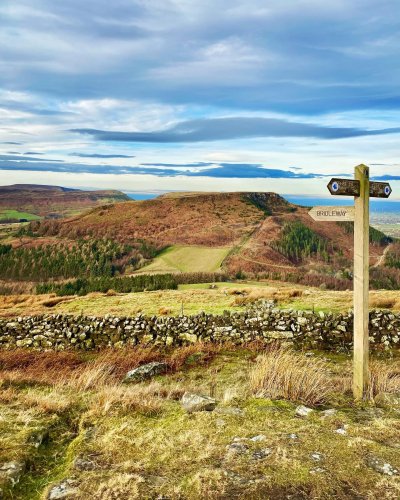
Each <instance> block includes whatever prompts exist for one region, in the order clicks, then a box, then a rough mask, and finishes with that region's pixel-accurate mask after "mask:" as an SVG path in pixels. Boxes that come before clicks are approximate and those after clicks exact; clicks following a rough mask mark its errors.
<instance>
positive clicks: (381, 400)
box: [374, 392, 400, 411]
mask: <svg viewBox="0 0 400 500" xmlns="http://www.w3.org/2000/svg"><path fill="white" fill-rule="evenodd" d="M374 401H375V404H376V406H380V407H382V408H387V409H391V410H395V411H400V393H391V392H380V393H379V394H378V395H377V396H376V397H375V400H374Z"/></svg>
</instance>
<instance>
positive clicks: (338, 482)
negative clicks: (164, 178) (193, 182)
mask: <svg viewBox="0 0 400 500" xmlns="http://www.w3.org/2000/svg"><path fill="white" fill-rule="evenodd" d="M0 198H2V196H0ZM109 201H110V200H107V201H105V200H103V201H102V202H100V205H99V206H94V207H93V206H92V207H86V208H87V210H84V211H81V210H82V206H81V207H80V209H79V211H80V213H75V212H74V213H72V212H69V213H68V210H69V208H68V210H67V211H66V208H65V207H66V206H65V205H63V204H61V203H60V205H59V208H60V218H57V217H56V218H53V219H51V220H50V219H46V218H45V215H44V212H41V213H39V211H38V210H39V209H36V208H35V207H33V206H29V207H22V205H18V207H16V208H15V210H21V211H22V210H26V211H27V213H37V214H38V217H40V219H38V220H32V221H28V222H23V223H18V224H8V225H7V224H4V225H3V226H0V280H1V281H0V293H1V295H0V317H1V318H2V319H1V321H4V322H5V323H4V324H7V322H10V331H11V330H12V328H11V325H18V322H19V321H20V322H22V317H27V316H34V317H35V318H39V317H42V315H44V317H46V315H54V316H55V317H61V318H64V317H67V316H68V318H72V320H71V321H72V324H73V322H74V321H76V322H79V321H82V318H83V317H85V316H87V317H90V318H93V316H96V318H95V319H93V321H95V322H96V324H99V325H100V324H101V321H102V318H104V317H105V316H106V315H112V317H115V318H116V323H115V325H119V322H123V321H124V319H123V318H130V317H131V318H133V317H135V318H139V319H138V320H137V322H138V323H140V318H141V317H150V318H151V317H160V316H161V317H163V318H166V319H167V318H168V317H174V316H177V317H183V318H185V317H190V315H201V314H202V312H205V313H207V314H209V315H213V316H215V321H217V322H218V317H219V316H224V314H225V315H226V314H227V313H224V311H229V313H230V314H236V313H240V314H247V313H246V311H247V310H249V308H250V309H251V310H252V311H253V312H252V313H251V314H254V315H255V317H256V316H257V315H259V314H260V312H259V309H258V308H259V307H260V306H259V304H265V303H268V304H271V307H274V308H275V309H276V310H286V309H288V308H290V309H292V310H296V311H297V310H298V311H313V312H314V313H315V314H316V315H317V316H318V315H320V316H318V317H321V318H324V317H325V316H324V315H325V314H328V315H329V314H331V313H333V314H339V313H345V312H346V311H348V310H349V309H351V307H352V292H351V289H352V251H353V250H352V249H353V241H352V240H353V234H352V232H353V231H352V225H351V223H346V224H343V223H342V224H339V223H337V224H336V223H329V225H328V224H326V223H317V222H315V221H313V220H312V219H311V218H310V217H309V216H308V213H307V212H308V209H307V208H306V207H302V206H299V205H294V204H291V203H289V202H287V201H286V200H285V199H284V198H282V197H280V196H279V195H277V194H275V193H174V194H168V195H163V196H160V197H158V198H156V199H153V200H146V201H133V200H132V201H124V200H123V199H118V200H113V201H112V203H110V202H109ZM97 202H99V200H97V201H96V203H97ZM63 203H64V202H63ZM68 203H69V202H68ZM41 205H43V203H41ZM7 209H8V210H11V209H13V207H12V206H10V205H7ZM40 210H42V207H41V208H40ZM51 210H52V211H53V210H54V207H52V209H51ZM66 215H69V216H66ZM370 240H371V241H370V254H371V259H370V275H371V288H372V290H371V293H370V307H371V309H372V308H373V309H386V310H389V313H386V315H385V318H386V317H388V314H389V315H391V316H392V317H393V319H390V321H392V323H390V322H389V323H387V324H385V325H382V329H383V334H384V335H387V336H388V338H389V337H390V338H391V339H392V340H393V342H392V346H391V348H390V349H388V348H386V344H385V342H384V341H383V342H382V345H379V346H375V347H376V348H375V349H374V351H373V356H372V362H371V370H370V384H369V392H368V397H367V398H366V400H365V401H354V399H353V397H352V392H351V369H352V368H351V348H352V346H351V343H349V344H348V345H343V346H342V347H341V349H339V350H329V351H328V350H324V351H321V350H316V349H311V348H309V346H308V344H307V347H305V345H306V344H304V346H303V347H302V346H301V345H300V346H295V345H294V344H293V343H292V341H291V338H290V336H289V335H284V334H286V333H287V332H286V331H283V330H286V326H282V328H281V331H280V333H281V334H282V336H281V337H280V336H279V335H277V336H276V338H274V340H270V339H269V340H268V342H267V341H266V342H260V341H249V342H244V343H243V342H242V343H240V345H238V343H237V342H236V343H235V342H234V341H232V339H231V338H228V339H227V340H226V341H225V342H197V341H193V339H192V337H193V334H190V335H189V336H188V339H189V340H188V341H187V342H182V343H181V345H178V346H174V347H173V346H168V345H165V344H157V342H152V341H147V342H144V341H143V342H141V343H138V344H137V345H135V346H127V345H124V347H123V348H115V347H114V348H106V349H100V350H96V349H78V348H74V345H73V344H72V343H71V346H70V347H71V348H70V349H66V350H63V351H57V350H54V349H50V348H48V347H47V348H46V345H47V346H48V345H52V344H51V342H50V343H49V342H48V339H53V338H55V337H57V336H65V338H66V339H68V338H71V336H70V333H69V330H68V328H69V327H68V328H66V329H65V332H64V331H62V329H61V330H58V331H53V330H52V329H51V327H50V326H49V325H50V323H49V324H48V325H47V326H48V328H46V327H44V329H43V330H40V331H37V332H33V333H32V338H33V342H32V343H31V344H29V345H30V346H32V347H30V348H21V347H18V348H13V349H8V350H7V349H3V350H0V390H1V392H0V488H1V489H2V491H3V496H4V497H5V498H16V499H25V498H32V499H44V498H49V499H56V498H79V499H84V498H88V497H93V498H97V499H125V498H149V499H150V498H160V499H161V498H171V499H172V498H176V499H186V498H189V499H197V498H216V499H217V498H221V499H222V498H226V499H228V498H260V499H261V498H263V499H264V498H271V499H272V498H274V499H275V498H277V499H280V498H282V499H283V498H285V499H286V498H300V499H301V498H304V499H305V498H315V499H317V498H339V499H341V498H343V499H345V498H354V499H355V498H371V499H372V498H377V497H378V496H382V497H383V498H390V499H396V498H399V496H400V482H399V480H400V476H399V470H400V461H399V456H400V453H399V449H400V440H399V435H400V432H399V431H400V419H399V417H400V413H399V412H400V396H399V393H400V358H399V355H398V348H397V344H396V342H397V341H395V339H396V338H397V336H398V335H397V334H398V332H397V330H396V328H397V327H396V328H393V327H392V326H391V325H392V324H395V325H397V322H398V321H400V316H399V311H400V243H398V241H397V240H396V238H395V236H387V235H386V234H384V233H383V232H381V231H380V230H379V229H376V228H371V238H370ZM301 314H302V313H299V316H301ZM310 314H311V313H310ZM61 315H62V316H61ZM65 315H67V316H65ZM248 317H249V318H250V319H249V321H250V322H251V321H252V316H251V315H249V316H248ZM44 321H45V322H46V320H44ZM143 324H144V325H145V326H144V328H147V326H146V324H147V323H146V322H144V321H143ZM302 324H304V322H303V320H302ZM112 326H113V325H112ZM278 326H279V325H278ZM128 327H129V325H128ZM339 327H342V328H343V325H339ZM375 327H376V328H377V329H379V328H380V325H379V324H377V325H375ZM13 328H14V326H13ZM113 328H114V326H113ZM188 328H189V327H188ZM72 329H73V327H72ZM79 331H80V330H79ZM115 331H116V333H117V335H119V333H120V329H119V326H115ZM293 331H296V328H294V330H293ZM144 333H145V334H147V335H143V334H141V338H143V339H144V338H145V337H146V338H148V337H151V336H152V335H153V332H151V331H149V332H147V331H146V332H144ZM239 333H240V332H239ZM278 333H279V332H278ZM336 333H337V334H338V335H341V330H340V328H339V330H338V331H337V332H336ZM35 336H36V338H35ZM4 337H7V333H6V334H5V335H4ZM82 338H83V337H82ZM153 338H154V339H155V338H156V337H155V336H154V335H153ZM383 338H384V337H382V339H383ZM2 340H4V339H2ZM46 342H47V343H46ZM64 345H65V342H64ZM154 363H155V365H154ZM157 366H158V367H159V368H160V370H159V371H154V372H152V371H151V370H152V369H154V367H157ZM146 367H147V368H146ZM151 367H153V368H151ZM137 368H140V369H141V370H146V369H148V370H149V371H148V372H145V374H144V375H143V371H139V373H140V374H141V375H140V376H136V375H135V376H134V375H132V371H134V370H135V369H137ZM129 374H131V375H129ZM196 398H199V399H196ZM196 401H197V402H196ZM191 405H192V406H191ZM193 405H194V406H193ZM196 405H197V406H196ZM202 405H203V406H202ZM203 410H205V411H203Z"/></svg>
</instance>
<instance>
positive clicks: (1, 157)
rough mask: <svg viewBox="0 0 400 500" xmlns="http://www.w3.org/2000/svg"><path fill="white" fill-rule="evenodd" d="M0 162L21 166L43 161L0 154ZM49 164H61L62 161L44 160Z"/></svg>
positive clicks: (29, 157)
mask: <svg viewBox="0 0 400 500" xmlns="http://www.w3.org/2000/svg"><path fill="white" fill-rule="evenodd" d="M0 160H1V161H5V162H7V161H8V162H10V163H17V164H22V163H29V162H40V161H43V160H42V158H35V157H34V156H23V157H22V156H21V155H2V154H0ZM46 161H49V162H57V163H58V162H61V163H62V161H63V160H50V159H49V160H46Z"/></svg>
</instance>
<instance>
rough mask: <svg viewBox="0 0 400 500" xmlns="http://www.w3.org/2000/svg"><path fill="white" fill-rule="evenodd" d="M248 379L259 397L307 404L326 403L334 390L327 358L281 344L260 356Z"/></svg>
mask: <svg viewBox="0 0 400 500" xmlns="http://www.w3.org/2000/svg"><path fill="white" fill-rule="evenodd" d="M249 380H250V388H251V390H252V392H253V393H255V394H257V395H258V396H261V397H268V398H271V399H286V400H289V401H295V402H302V403H305V404H308V405H318V404H321V403H324V402H325V401H326V399H327V398H328V396H329V395H330V394H331V393H332V392H333V390H334V385H333V383H332V379H331V376H330V374H329V370H328V366H327V364H326V362H325V361H323V360H321V359H315V358H313V359H310V358H306V357H305V356H303V355H299V354H296V353H294V352H292V351H290V350H286V349H282V348H278V347H277V348H272V349H271V350H270V351H269V352H267V353H266V354H264V355H262V356H259V357H258V358H257V360H256V364H255V366H254V367H253V368H252V370H251V371H250V374H249Z"/></svg>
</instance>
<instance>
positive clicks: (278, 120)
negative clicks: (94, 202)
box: [0, 0, 400, 200]
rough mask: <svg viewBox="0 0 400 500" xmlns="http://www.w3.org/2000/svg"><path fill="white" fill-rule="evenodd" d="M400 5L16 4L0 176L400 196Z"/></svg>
mask: <svg viewBox="0 0 400 500" xmlns="http://www.w3.org/2000/svg"><path fill="white" fill-rule="evenodd" d="M399 60H400V5H399V2H398V1H397V0H346V1H344V0H331V1H330V2H321V1H320V0H246V1H243V0H241V1H237V0H113V1H112V2H111V1H110V0H107V1H105V0H64V1H54V0H3V1H2V2H1V3H0V184H1V185H7V184H14V183H35V184H53V185H62V186H66V187H77V188H89V189H96V188H97V189H120V190H123V191H125V192H128V193H154V194H158V193H162V192H165V191H275V192H278V193H280V194H292V195H305V196H307V195H309V196H328V195H329V194H328V192H327V189H326V184H327V182H328V181H329V179H330V177H332V176H352V175H353V170H354V166H355V165H358V164H360V163H365V164H367V165H369V166H370V169H371V177H372V178H374V179H376V180H384V181H386V180H387V181H389V182H390V183H391V185H392V188H393V194H392V198H393V199H398V200H399V199H400V65H399Z"/></svg>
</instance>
